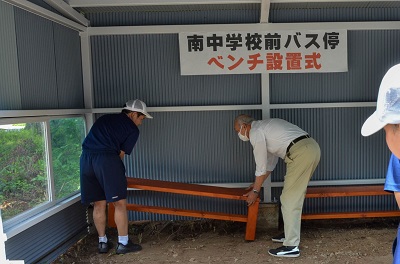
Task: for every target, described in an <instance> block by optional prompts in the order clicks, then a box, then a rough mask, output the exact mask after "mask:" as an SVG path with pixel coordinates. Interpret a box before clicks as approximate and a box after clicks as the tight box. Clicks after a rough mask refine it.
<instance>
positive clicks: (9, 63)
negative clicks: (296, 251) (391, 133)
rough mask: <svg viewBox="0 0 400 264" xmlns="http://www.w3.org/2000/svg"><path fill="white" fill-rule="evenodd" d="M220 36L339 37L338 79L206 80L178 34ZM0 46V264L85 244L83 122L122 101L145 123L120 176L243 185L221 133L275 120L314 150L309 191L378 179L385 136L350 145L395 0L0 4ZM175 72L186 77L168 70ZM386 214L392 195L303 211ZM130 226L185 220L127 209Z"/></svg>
mask: <svg viewBox="0 0 400 264" xmlns="http://www.w3.org/2000/svg"><path fill="white" fill-rule="evenodd" d="M232 32H241V33H249V34H254V33H262V34H264V33H265V34H266V33H271V34H275V33H279V34H289V33H287V32H290V34H293V36H295V35H296V33H300V34H306V33H310V32H320V33H321V32H323V33H327V32H328V33H329V32H341V34H342V36H343V37H344V39H342V40H343V42H342V43H345V45H344V50H345V51H344V53H342V54H336V55H337V56H338V57H337V58H341V56H344V59H337V58H336V59H335V58H334V59H332V60H331V61H330V62H331V63H332V65H336V64H340V65H344V67H345V69H344V70H340V71H329V70H328V71H326V72H307V71H298V72H268V71H265V72H258V73H252V72H240V73H235V74H229V73H228V74H227V73H224V74H218V72H217V69H215V72H217V73H213V74H209V73H202V72H201V70H202V68H201V67H200V66H199V67H197V65H196V61H191V62H190V61H189V62H188V61H184V60H183V59H182V56H183V54H185V52H184V50H182V49H181V48H180V47H181V46H182V45H183V43H182V41H181V40H180V37H181V36H185V34H194V33H196V34H197V33H204V34H212V33H221V34H228V33H232ZM0 35H1V36H2V37H1V38H0V47H1V48H0V68H1V71H0V138H1V139H2V140H1V146H0V153H1V154H0V172H1V174H0V201H1V205H0V206H1V215H2V219H3V220H2V226H3V228H4V234H6V238H7V239H6V241H5V242H4V243H1V244H2V245H3V247H4V248H5V252H6V257H7V259H10V260H24V261H25V263H39V262H48V261H51V260H53V259H55V258H56V257H57V256H59V255H60V254H61V253H63V252H64V251H65V250H66V249H67V248H68V247H70V246H71V245H73V244H74V243H76V241H78V239H79V238H81V237H82V236H84V235H85V234H87V232H88V219H87V218H88V216H87V208H86V207H85V206H83V205H81V202H80V193H79V156H80V150H81V145H80V144H81V142H82V140H83V138H84V136H85V135H86V133H87V131H88V130H89V129H90V127H91V125H92V124H93V122H94V121H95V120H96V118H98V117H99V116H101V115H103V114H106V113H117V112H120V111H121V108H122V107H123V105H124V104H125V102H126V101H127V100H129V99H135V98H138V99H141V100H143V101H144V102H146V104H147V106H148V107H149V111H150V113H151V114H152V115H153V116H154V119H152V120H146V122H144V124H143V125H142V126H141V128H140V130H141V135H140V139H139V142H138V143H137V145H136V146H135V149H134V151H133V153H132V155H129V156H126V157H125V158H124V163H125V165H126V173H127V175H128V176H132V177H137V178H146V179H158V180H168V181H177V182H185V183H200V184H209V185H215V186H232V187H245V186H247V185H248V184H249V183H251V182H252V181H253V179H254V169H255V165H254V160H253V155H252V149H251V145H250V144H245V143H243V142H241V141H240V140H238V138H237V134H236V133H235V132H234V130H233V120H234V118H235V117H236V116H237V115H238V114H241V113H244V114H250V115H252V116H253V117H255V118H256V119H262V118H268V117H275V118H282V119H285V120H288V121H290V122H292V123H294V124H296V125H298V126H300V127H301V128H303V129H304V130H306V131H307V132H309V133H310V135H312V137H313V138H315V139H316V141H317V142H318V143H319V144H320V147H321V162H320V165H319V166H318V168H317V170H316V172H315V174H314V176H313V178H312V180H311V182H310V185H313V186H336V185H359V184H382V183H383V182H384V178H385V174H386V168H387V163H388V160H389V156H390V152H389V150H388V149H387V147H386V145H385V142H384V132H379V133H376V134H375V135H373V136H371V137H368V138H364V137H362V136H361V134H360V129H361V126H362V123H363V122H364V120H365V119H366V118H367V117H368V116H369V115H370V114H371V113H372V112H373V111H374V108H375V101H376V96H377V92H378V89H379V85H380V81H381V79H382V77H383V75H384V73H385V72H386V71H387V69H388V68H390V67H391V66H392V65H395V64H398V63H399V62H400V49H399V45H398V43H400V2H399V1H396V0H389V1H378V0H375V1H369V0H348V1H340V0H335V1H325V0H316V1H306V0H304V1H303V0H300V1H299V0H230V1H229V0H220V1H213V0H203V1H199V0H186V1H181V0H176V1H163V0H149V1H145V0H112V1H111V0H66V1H63V0H43V1H42V0H2V1H0ZM282 45H283V43H282ZM263 52H265V50H264V51H263ZM214 55H215V54H214ZM339 55H340V56H339ZM188 66H192V67H193V66H194V68H195V72H194V73H193V72H192V73H190V74H182V72H183V71H184V70H185V69H186V67H188ZM262 66H263V67H264V68H265V67H266V66H265V65H262ZM332 67H333V66H332ZM264 68H263V69H264ZM196 71H198V74H196ZM283 165H284V164H283V163H282V162H280V163H279V164H278V167H277V168H276V169H275V171H274V172H273V174H272V176H271V177H270V178H269V180H268V181H267V182H266V184H265V186H264V188H263V193H262V199H263V201H264V202H278V201H279V195H280V192H281V189H282V183H283V176H284V174H285V168H284V166H283ZM167 197H168V198H169V199H166V198H167ZM171 198H172V199H171ZM128 199H129V202H131V203H133V202H138V203H141V204H143V203H149V204H150V205H157V204H163V203H165V202H166V201H168V202H167V203H171V204H170V205H171V206H172V205H173V206H180V207H186V208H192V209H197V210H202V209H204V208H208V209H210V208H211V209H213V208H214V209H215V210H217V211H226V212H227V213H236V214H244V213H245V212H243V210H245V208H242V207H238V206H237V204H236V203H235V202H234V201H225V202H224V201H215V199H211V198H210V199H208V198H190V199H187V198H185V199H182V197H181V196H180V195H179V194H174V195H173V194H165V193H160V194H152V195H151V199H149V192H148V191H137V190H130V191H129V198H128ZM396 208H397V206H396V204H395V201H394V199H393V197H391V196H374V197H338V198H328V199H318V198H316V199H313V200H312V203H311V202H308V201H306V203H305V206H304V211H305V212H309V213H312V212H314V213H315V212H329V211H335V210H342V211H348V212H352V211H360V210H393V209H396ZM129 218H130V219H131V220H133V219H135V220H140V219H149V220H171V219H172V220H174V219H187V218H185V217H178V216H167V215H158V214H153V215H149V214H146V213H139V212H129ZM54 234H57V236H54ZM0 242H2V241H0ZM0 257H1V256H0ZM4 257H5V256H4ZM0 262H1V261H0Z"/></svg>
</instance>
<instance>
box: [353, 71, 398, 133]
mask: <svg viewBox="0 0 400 264" xmlns="http://www.w3.org/2000/svg"><path fill="white" fill-rule="evenodd" d="M387 124H400V64H397V65H395V66H393V67H392V68H390V69H389V70H388V71H387V73H386V74H385V76H384V77H383V79H382V82H381V86H379V93H378V99H377V101H376V110H375V112H374V113H373V114H372V115H371V116H370V117H369V118H368V119H367V120H366V121H365V123H364V125H363V126H362V128H361V134H362V135H363V136H364V137H366V136H369V135H372V134H374V133H375V132H377V131H378V130H380V129H382V128H383V127H384V126H386V125H387Z"/></svg>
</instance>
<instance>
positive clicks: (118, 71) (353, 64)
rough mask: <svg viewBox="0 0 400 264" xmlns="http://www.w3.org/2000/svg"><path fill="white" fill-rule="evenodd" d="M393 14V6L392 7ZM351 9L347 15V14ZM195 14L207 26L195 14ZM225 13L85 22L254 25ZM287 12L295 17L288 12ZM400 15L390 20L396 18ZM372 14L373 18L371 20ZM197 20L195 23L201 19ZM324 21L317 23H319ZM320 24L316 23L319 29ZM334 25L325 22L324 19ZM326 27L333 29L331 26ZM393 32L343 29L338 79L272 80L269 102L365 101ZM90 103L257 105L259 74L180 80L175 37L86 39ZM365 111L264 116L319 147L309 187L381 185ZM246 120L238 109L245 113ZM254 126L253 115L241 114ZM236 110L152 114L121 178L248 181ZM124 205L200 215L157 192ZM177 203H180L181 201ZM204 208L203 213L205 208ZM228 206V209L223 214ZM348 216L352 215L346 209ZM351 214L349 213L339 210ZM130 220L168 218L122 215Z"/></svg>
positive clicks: (375, 139) (382, 159)
mask: <svg viewBox="0 0 400 264" xmlns="http://www.w3.org/2000/svg"><path fill="white" fill-rule="evenodd" d="M396 10H397V11H399V9H398V8H396ZM285 11H286V12H284V11H282V12H281V11H280V10H271V14H270V19H271V21H272V22H282V21H284V22H304V21H311V20H313V19H314V18H315V17H317V18H318V17H323V16H324V15H325V13H326V12H328V13H330V14H332V16H331V17H332V19H333V18H335V21H360V20H364V19H365V17H367V18H368V19H372V18H375V17H376V18H377V20H380V19H382V20H383V18H384V17H385V14H386V13H387V12H389V13H388V14H389V15H388V18H390V19H395V20H398V19H399V17H398V16H399V15H397V16H395V17H394V15H393V14H394V13H393V11H392V10H391V9H386V8H381V9H373V11H372V13H373V14H371V13H368V15H367V16H366V15H365V12H367V11H368V12H369V11H370V10H367V9H357V12H347V11H346V13H345V15H343V14H342V13H343V12H344V9H343V8H336V9H329V10H322V9H312V10H307V12H306V11H304V12H303V11H302V10H300V11H301V12H300V14H296V15H292V16H291V15H288V14H290V13H291V10H285ZM353 11H354V10H353ZM197 12H200V14H202V15H203V16H204V17H206V18H207V19H206V20H201V19H200V18H199V16H196V15H194V14H196V13H197ZM235 12H236V11H233V10H220V11H190V12H180V13H175V14H174V16H173V17H171V16H170V14H169V13H168V12H152V13H151V12H148V13H145V12H133V11H132V12H131V11H126V12H124V13H118V12H107V13H92V14H87V16H88V17H89V18H90V19H91V23H92V26H111V25H113V26H115V25H119V26H124V25H144V24H145V25H153V24H164V25H168V24H198V23H216V24H218V23H255V22H258V19H259V18H258V16H259V11H255V10H254V9H251V8H250V9H249V10H248V12H247V11H243V12H241V14H245V17H243V16H240V17H239V18H235V17H234V14H235ZM293 12H294V13H296V11H293ZM397 14H399V12H397ZM375 15H376V16H375ZM200 17H201V16H200ZM322 20H323V21H326V19H322ZM322 20H320V21H322ZM333 20H334V19H333ZM333 20H332V21H333ZM399 32H400V30H399V31H397V30H387V31H349V32H348V45H349V46H348V55H349V56H348V58H349V59H348V64H349V71H348V72H346V73H325V74H272V75H271V76H270V103H272V104H297V103H298V104H301V103H332V102H370V101H375V100H376V95H377V91H378V87H379V83H380V80H381V78H382V77H383V74H384V73H385V72H386V70H387V69H388V68H389V67H390V66H391V65H393V64H395V63H398V62H400V50H399V49H398V48H397V47H396V45H394V43H398V42H399V37H400V35H399V34H400V33H399ZM91 45H92V46H91V47H92V58H93V61H92V66H93V75H94V89H95V91H94V98H95V105H96V107H121V104H123V103H124V102H125V101H126V100H128V99H131V98H141V99H143V100H144V101H146V103H147V104H148V105H149V106H191V105H192V106H194V105H227V104H237V105H241V104H260V103H261V82H260V76H259V75H237V76H180V69H179V49H178V47H179V46H178V40H177V34H167V35H133V36H96V37H92V38H91ZM372 111H373V109H372V108H320V109H281V110H272V111H271V116H272V117H279V118H283V119H286V120H288V121H291V122H293V123H295V124H297V125H299V126H300V127H302V128H304V129H305V130H307V131H308V132H309V133H310V134H311V135H313V137H314V138H316V139H317V141H318V142H319V143H320V146H321V150H322V157H321V163H320V165H319V167H318V168H317V171H316V173H315V175H314V177H313V180H327V181H329V180H356V179H359V180H363V179H383V178H384V177H385V172H386V166H387V161H388V158H389V151H388V150H387V148H386V146H385V142H384V135H383V132H380V133H378V134H376V135H374V136H371V137H368V138H364V137H362V136H361V134H360V128H361V126H362V123H363V122H364V121H365V119H366V118H367V117H368V115H369V114H371V112H372ZM244 112H245V111H244ZM248 113H250V114H255V115H256V117H257V118H260V115H261V111H248ZM237 114H239V111H221V112H219V111H205V112H163V113H154V119H153V120H146V121H145V122H144V125H143V126H142V127H141V128H140V129H141V131H142V134H141V136H140V139H139V142H138V144H137V145H136V147H135V150H134V152H133V154H132V155H131V157H127V158H126V160H125V162H126V165H127V174H128V175H129V176H133V177H143V178H151V179H165V180H171V181H181V182H198V183H212V182H220V183H227V182H228V183H229V182H250V181H252V180H253V177H254V161H253V156H252V151H251V146H250V144H246V143H243V142H241V141H240V140H239V139H238V138H237V135H236V134H235V133H234V132H233V127H232V122H233V120H234V117H235V116H236V115H237ZM283 165H284V164H283V162H280V164H279V165H278V168H277V169H276V171H275V172H274V173H273V175H272V181H274V182H282V181H283V175H284V173H285V168H284V166H283ZM279 192H280V188H273V190H272V194H271V195H272V197H275V198H277V199H279ZM129 199H131V202H138V203H141V202H143V203H150V204H152V205H157V204H158V205H160V204H159V203H161V204H166V205H168V206H177V207H179V206H182V207H184V208H197V209H198V208H199V207H200V206H201V204H202V202H203V200H202V202H199V201H197V200H196V199H193V200H192V199H188V200H185V199H181V198H180V197H178V198H174V197H173V196H171V195H165V194H154V193H153V194H150V193H148V192H141V191H133V192H132V197H130V198H129ZM347 199H350V202H352V204H353V205H352V209H359V210H362V208H363V206H364V205H365V204H369V206H371V207H372V208H376V207H379V208H380V209H382V208H387V209H392V208H393V206H394V205H395V203H394V202H393V201H394V200H393V197H389V198H388V197H369V198H361V200H362V201H361V200H360V198H347ZM182 200H185V202H183V201H182ZM348 202H349V200H343V199H342V200H340V199H339V200H323V201H317V202H316V201H310V202H308V201H307V202H306V207H305V211H310V210H316V211H321V210H334V209H335V208H337V207H343V208H344V210H347V209H346V208H347V207H348V205H347V203H348ZM205 203H207V206H209V209H210V210H221V208H225V209H226V210H228V211H229V210H231V211H232V210H233V211H234V210H238V208H236V207H235V205H224V204H223V202H213V201H205ZM208 203H209V205H208ZM230 206H233V207H232V208H231V207H230ZM352 209H351V210H352ZM348 210H350V209H348ZM130 217H131V219H132V218H135V219H137V218H150V219H152V220H157V219H171V218H173V219H176V218H174V217H168V216H154V215H147V214H142V213H140V214H139V213H131V214H130Z"/></svg>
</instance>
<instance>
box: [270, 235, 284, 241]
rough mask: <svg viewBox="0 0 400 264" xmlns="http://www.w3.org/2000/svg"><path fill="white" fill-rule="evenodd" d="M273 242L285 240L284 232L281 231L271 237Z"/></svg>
mask: <svg viewBox="0 0 400 264" xmlns="http://www.w3.org/2000/svg"><path fill="white" fill-rule="evenodd" d="M271 240H272V241H273V242H278V243H283V241H285V233H282V234H280V235H277V236H274V237H272V239H271Z"/></svg>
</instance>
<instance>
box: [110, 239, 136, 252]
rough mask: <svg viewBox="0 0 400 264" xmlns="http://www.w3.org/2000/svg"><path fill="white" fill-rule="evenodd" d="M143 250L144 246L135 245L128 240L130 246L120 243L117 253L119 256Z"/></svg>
mask: <svg viewBox="0 0 400 264" xmlns="http://www.w3.org/2000/svg"><path fill="white" fill-rule="evenodd" d="M140 250H142V246H141V245H138V244H133V243H132V241H130V240H128V244H126V245H124V244H121V243H118V245H117V248H116V250H115V253H117V254H126V253H131V252H137V251H140Z"/></svg>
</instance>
